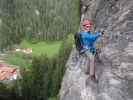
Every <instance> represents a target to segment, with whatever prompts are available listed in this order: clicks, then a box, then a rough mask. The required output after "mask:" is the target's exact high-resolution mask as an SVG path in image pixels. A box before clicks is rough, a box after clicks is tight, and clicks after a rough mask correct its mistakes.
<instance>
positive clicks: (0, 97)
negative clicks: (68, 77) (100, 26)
mask: <svg viewBox="0 0 133 100" xmlns="http://www.w3.org/2000/svg"><path fill="white" fill-rule="evenodd" d="M79 16H80V6H79V0H0V60H1V59H2V60H4V63H8V64H12V65H15V64H16V65H17V66H18V68H19V70H20V75H21V77H20V78H18V79H17V80H15V81H14V85H13V86H12V87H10V88H9V87H8V86H6V84H3V82H0V100H58V97H59V89H60V86H61V81H62V77H63V75H64V72H65V64H66V62H67V59H68V57H69V54H70V52H71V49H72V46H73V34H74V33H75V32H76V31H77V30H78V25H79V21H80V17H79ZM25 41H26V42H25ZM54 42H57V44H55V46H54V47H53V48H52V46H51V48H52V49H49V47H47V46H46V45H42V44H47V45H51V44H53V43H54ZM58 43H59V46H57V45H58ZM35 45H37V46H35ZM38 45H39V46H38ZM28 47H29V48H32V49H33V50H32V51H33V54H32V55H30V57H29V55H28V56H27V55H25V54H21V53H16V52H14V51H13V50H14V49H16V48H28ZM43 47H44V49H43ZM56 49H57V50H56ZM55 50H56V53H55ZM7 52H8V53H7ZM40 52H41V53H40ZM45 52H47V53H45ZM52 52H54V53H53V54H52V56H51V55H50V54H51V53H52ZM34 53H35V54H34ZM2 54H4V55H6V56H5V57H3V56H1V55H2ZM36 54H37V55H36ZM12 55H13V56H12ZM49 55H50V56H49ZM0 64H1V62H0ZM16 65H15V66H16Z"/></svg>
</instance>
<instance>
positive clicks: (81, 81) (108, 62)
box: [60, 0, 133, 100]
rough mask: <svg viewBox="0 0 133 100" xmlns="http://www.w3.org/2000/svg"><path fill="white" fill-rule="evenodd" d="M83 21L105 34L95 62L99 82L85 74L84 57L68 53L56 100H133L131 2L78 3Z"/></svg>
mask: <svg viewBox="0 0 133 100" xmlns="http://www.w3.org/2000/svg"><path fill="white" fill-rule="evenodd" d="M81 3H82V4H81V5H82V8H81V10H83V8H84V7H86V8H87V12H86V13H84V15H85V18H89V19H91V20H93V22H94V26H95V30H101V29H104V30H106V32H107V33H108V34H107V35H108V38H107V40H106V45H104V47H103V48H102V51H101V53H100V60H101V61H100V62H99V61H97V62H96V75H97V77H98V80H99V82H98V83H97V84H96V83H93V82H92V81H90V79H88V76H87V75H86V74H85V71H86V70H87V60H86V57H84V56H81V57H79V56H78V55H77V52H76V50H75V49H73V50H72V52H71V55H70V58H69V60H68V62H67V64H66V67H67V70H66V73H65V75H64V78H63V81H62V86H61V90H60V100H133V94H132V92H133V0H81Z"/></svg>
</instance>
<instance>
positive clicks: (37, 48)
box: [20, 40, 62, 57]
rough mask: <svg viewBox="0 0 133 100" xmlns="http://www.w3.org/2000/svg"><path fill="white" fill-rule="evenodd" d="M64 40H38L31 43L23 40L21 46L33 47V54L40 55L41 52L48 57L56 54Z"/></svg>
mask: <svg viewBox="0 0 133 100" xmlns="http://www.w3.org/2000/svg"><path fill="white" fill-rule="evenodd" d="M61 44H62V41H54V42H44V41H43V42H37V43H35V44H33V43H30V42H28V41H26V40H24V41H22V43H21V44H20V47H21V48H32V51H33V56H34V55H35V56H39V55H41V54H43V55H45V54H46V55H47V56H48V57H52V56H54V55H56V54H57V53H58V51H59V49H60V46H61Z"/></svg>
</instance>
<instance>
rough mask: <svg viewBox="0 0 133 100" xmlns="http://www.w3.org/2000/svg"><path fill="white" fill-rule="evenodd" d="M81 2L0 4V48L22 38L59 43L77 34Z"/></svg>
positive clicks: (3, 0) (15, 0)
mask: <svg viewBox="0 0 133 100" xmlns="http://www.w3.org/2000/svg"><path fill="white" fill-rule="evenodd" d="M79 1H80V0H0V48H1V49H2V48H5V47H7V46H9V47H10V45H13V44H14V43H19V42H21V40H22V39H23V38H25V37H26V38H28V39H38V40H60V39H62V38H63V37H65V36H66V35H67V34H68V33H74V32H75V31H77V28H78V25H79Z"/></svg>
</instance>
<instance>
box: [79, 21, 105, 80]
mask: <svg viewBox="0 0 133 100" xmlns="http://www.w3.org/2000/svg"><path fill="white" fill-rule="evenodd" d="M81 27H82V29H81V31H80V35H81V40H82V45H83V49H82V50H81V52H82V53H83V54H85V56H86V57H87V59H88V61H90V63H89V64H88V69H87V71H88V72H89V76H90V79H91V80H93V81H96V76H95V54H96V46H95V45H94V42H95V41H96V40H97V39H98V38H99V37H100V36H102V35H103V34H104V32H96V33H95V34H94V33H92V32H91V28H92V21H91V20H88V19H84V20H83V23H82V26H81ZM88 72H86V73H87V74H88Z"/></svg>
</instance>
